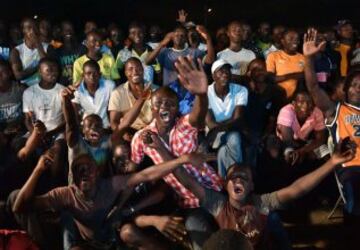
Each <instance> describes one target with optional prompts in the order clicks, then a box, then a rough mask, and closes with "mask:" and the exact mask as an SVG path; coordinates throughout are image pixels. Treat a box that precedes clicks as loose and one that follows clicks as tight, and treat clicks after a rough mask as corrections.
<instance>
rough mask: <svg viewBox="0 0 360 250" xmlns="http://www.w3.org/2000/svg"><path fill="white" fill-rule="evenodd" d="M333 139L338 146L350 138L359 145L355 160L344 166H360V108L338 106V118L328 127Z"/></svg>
mask: <svg viewBox="0 0 360 250" xmlns="http://www.w3.org/2000/svg"><path fill="white" fill-rule="evenodd" d="M326 126H327V127H328V128H329V130H330V132H331V136H332V139H333V142H334V144H337V143H338V142H339V141H340V139H344V138H346V137H348V136H349V137H350V139H351V140H352V141H354V142H355V143H356V145H357V148H356V154H355V158H354V159H353V160H352V161H349V162H347V163H345V164H343V166H344V167H351V166H358V167H359V166H360V148H359V147H360V108H358V107H355V106H353V105H350V104H347V103H343V104H338V106H337V108H336V116H335V119H334V121H333V122H332V123H331V124H327V125H326Z"/></svg>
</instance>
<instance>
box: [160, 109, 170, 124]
mask: <svg viewBox="0 0 360 250" xmlns="http://www.w3.org/2000/svg"><path fill="white" fill-rule="evenodd" d="M160 118H161V120H163V121H164V122H169V121H170V112H169V111H162V112H160Z"/></svg>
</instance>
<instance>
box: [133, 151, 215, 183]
mask: <svg viewBox="0 0 360 250" xmlns="http://www.w3.org/2000/svg"><path fill="white" fill-rule="evenodd" d="M210 160H213V157H208V156H206V155H204V154H198V153H192V154H186V155H182V156H180V157H179V158H176V159H173V160H170V161H166V162H163V163H161V164H157V165H155V166H152V167H149V168H146V169H144V170H143V171H141V172H138V173H135V174H132V175H130V176H129V178H128V179H127V182H126V186H128V187H133V186H136V185H138V184H139V183H141V182H147V181H154V180H157V179H160V178H162V177H164V176H165V175H167V174H170V173H171V172H172V171H174V169H176V168H177V167H179V166H181V165H183V164H186V163H190V164H192V165H193V166H200V165H201V164H202V163H203V162H205V161H210Z"/></svg>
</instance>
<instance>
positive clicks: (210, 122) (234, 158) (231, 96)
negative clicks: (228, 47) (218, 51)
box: [206, 59, 248, 178]
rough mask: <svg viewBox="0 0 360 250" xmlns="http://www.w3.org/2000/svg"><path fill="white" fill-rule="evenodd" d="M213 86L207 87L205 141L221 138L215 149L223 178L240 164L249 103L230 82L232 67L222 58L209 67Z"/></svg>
mask: <svg viewBox="0 0 360 250" xmlns="http://www.w3.org/2000/svg"><path fill="white" fill-rule="evenodd" d="M211 72H212V76H213V79H214V83H213V84H211V85H210V86H209V88H208V92H207V95H208V101H209V110H208V113H207V115H206V125H207V127H208V128H209V130H210V131H209V133H208V140H210V143H213V142H214V140H215V138H217V137H218V136H220V135H221V137H220V139H219V140H220V141H221V142H220V145H219V146H218V147H219V148H218V149H217V150H218V157H217V160H218V173H219V175H220V176H221V177H223V178H224V177H225V176H226V171H227V168H228V167H229V166H231V165H232V164H234V163H241V162H242V161H243V155H242V147H241V136H240V133H239V132H238V131H239V128H240V122H241V120H242V119H243V114H244V109H245V107H246V105H247V101H248V91H247V89H246V88H245V87H243V86H241V85H238V84H234V83H232V82H231V65H230V64H229V63H228V62H227V61H225V60H224V59H219V60H217V61H215V62H214V64H213V65H212V67H211Z"/></svg>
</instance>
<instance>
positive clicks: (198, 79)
mask: <svg viewBox="0 0 360 250" xmlns="http://www.w3.org/2000/svg"><path fill="white" fill-rule="evenodd" d="M198 64H199V67H197V66H196V65H195V63H194V60H193V58H192V57H179V59H178V61H177V62H176V63H175V67H176V69H177V70H178V72H179V74H178V77H179V81H180V83H181V84H182V85H183V87H184V88H186V89H187V90H188V91H189V92H190V93H191V94H193V95H201V94H206V93H207V89H208V80H207V77H206V74H205V71H204V69H203V66H202V62H201V60H200V59H198Z"/></svg>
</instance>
